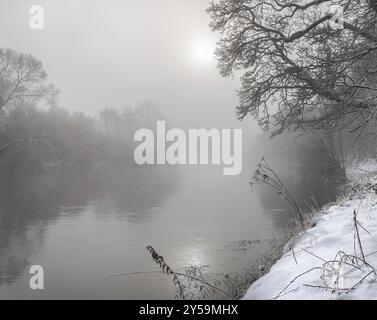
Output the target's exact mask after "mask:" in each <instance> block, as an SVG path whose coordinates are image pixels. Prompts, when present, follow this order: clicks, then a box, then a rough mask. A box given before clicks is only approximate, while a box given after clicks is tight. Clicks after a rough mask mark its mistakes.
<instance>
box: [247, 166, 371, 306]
mask: <svg viewBox="0 0 377 320" xmlns="http://www.w3.org/2000/svg"><path fill="white" fill-rule="evenodd" d="M376 170H377V165H376V164H375V163H363V164H362V165H359V166H358V167H357V168H356V167H352V169H351V170H349V171H348V176H349V177H351V181H352V186H353V191H352V192H351V193H350V194H349V195H347V196H346V197H344V198H342V199H340V200H338V202H337V204H336V205H333V206H331V207H329V208H328V209H323V211H321V212H318V213H317V214H316V215H315V216H314V221H313V222H315V224H314V225H315V226H314V227H313V228H311V229H309V230H306V231H305V232H303V233H302V234H300V235H298V236H297V237H296V238H294V239H292V240H291V241H290V244H287V245H286V246H285V250H284V253H283V256H282V257H281V258H280V259H279V260H278V261H277V262H276V263H275V265H274V266H272V268H271V270H270V271H269V272H268V273H267V274H266V275H265V276H263V277H262V278H260V279H258V280H257V281H256V282H254V283H253V284H252V286H251V287H250V288H249V290H248V291H247V293H246V295H245V296H244V298H243V299H248V300H254V299H259V300H260V299H279V300H280V299H291V300H294V299H313V300H317V299H326V300H327V299H377V275H376V271H375V270H374V267H377V195H376V191H374V186H375V184H376V182H377V178H376V177H377V175H376V172H375V171H376ZM354 211H356V221H357V223H356V225H357V228H355V221H354ZM356 229H358V232H357V231H356ZM357 234H359V238H360V241H358V235H357ZM360 243H361V246H360ZM292 248H293V250H292ZM293 253H294V255H293ZM363 255H364V258H365V260H364V258H363ZM294 256H295V257H296V259H295V258H294ZM296 261H297V262H296ZM364 261H365V262H364Z"/></svg>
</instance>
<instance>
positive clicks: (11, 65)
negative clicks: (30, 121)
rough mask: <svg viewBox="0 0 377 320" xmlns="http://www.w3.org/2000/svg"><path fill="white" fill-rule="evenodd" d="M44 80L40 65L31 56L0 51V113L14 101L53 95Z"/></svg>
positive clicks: (50, 86) (44, 73)
mask: <svg viewBox="0 0 377 320" xmlns="http://www.w3.org/2000/svg"><path fill="white" fill-rule="evenodd" d="M46 78H47V74H46V72H45V71H44V70H43V68H42V63H41V62H40V61H38V60H37V59H35V58H34V57H33V56H32V55H27V54H22V53H17V52H16V51H14V50H11V49H0V111H1V110H2V109H3V108H4V107H5V106H7V105H9V104H10V103H12V102H14V101H16V100H23V101H25V100H26V99H33V100H34V101H35V100H36V99H40V98H43V97H47V96H52V95H54V94H55V92H56V91H55V90H54V88H53V86H52V85H51V84H47V83H46Z"/></svg>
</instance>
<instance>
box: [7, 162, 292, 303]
mask: <svg viewBox="0 0 377 320" xmlns="http://www.w3.org/2000/svg"><path fill="white" fill-rule="evenodd" d="M104 176H105V177H106V178H104ZM248 180H249V175H247V174H242V175H239V176H223V175H222V170H221V169H220V168H209V167H197V168H192V169H186V168H185V169H178V170H175V171H173V170H160V169H158V170H157V169H150V170H144V171H141V170H137V169H132V173H127V175H125V176H122V175H119V172H118V173H113V174H104V175H103V176H101V175H100V174H95V175H93V174H90V175H87V174H82V173H68V172H67V173H64V174H62V173H54V174H52V173H45V174H43V175H42V176H38V177H35V178H30V177H27V176H20V177H17V179H15V178H12V182H10V183H9V184H6V186H5V187H3V188H2V191H1V194H0V199H1V202H0V262H1V264H0V299H9V298H21V299H44V298H52V299H63V298H64V299H65V298H71V299H89V298H98V299H141V298H151V299H155V298H159V299H164V298H173V296H174V288H173V287H172V285H171V282H170V281H169V280H168V279H167V278H166V277H165V276H163V275H160V274H149V275H137V276H126V277H115V278H110V279H108V278H106V276H108V275H110V274H114V273H123V272H133V271H144V270H145V271H147V270H158V268H157V266H156V265H155V264H154V263H153V261H152V260H151V258H150V255H149V253H148V252H147V251H146V250H145V246H146V245H152V246H153V247H154V248H155V249H156V250H157V251H158V252H159V253H160V254H161V255H163V256H164V258H165V260H166V262H167V263H169V264H170V265H171V267H172V268H174V269H176V270H177V271H178V270H179V271H180V270H182V269H183V268H184V267H187V266H189V265H196V266H205V267H206V268H207V270H209V272H215V273H216V272H229V273H233V272H238V271H242V270H244V268H247V267H249V266H251V265H252V263H253V262H254V261H255V260H256V258H257V257H259V256H260V254H261V253H263V250H266V249H267V248H266V247H263V246H262V245H255V246H252V247H250V248H249V249H247V250H239V248H238V247H237V241H240V240H256V239H267V238H271V237H272V234H279V233H280V232H282V231H284V227H283V226H284V224H285V218H284V217H282V216H281V215H280V213H279V211H274V210H266V209H263V208H262V205H261V204H260V202H259V200H258V199H257V197H256V195H255V193H253V192H252V191H251V189H250V186H249V185H248ZM34 264H39V265H42V266H43V268H44V272H45V289H44V290H40V291H34V290H30V289H29V279H30V274H29V273H28V270H29V267H30V266H31V265H34Z"/></svg>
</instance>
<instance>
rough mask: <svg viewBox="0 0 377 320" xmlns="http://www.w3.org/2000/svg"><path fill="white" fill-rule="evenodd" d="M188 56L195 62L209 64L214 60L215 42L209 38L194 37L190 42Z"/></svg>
mask: <svg viewBox="0 0 377 320" xmlns="http://www.w3.org/2000/svg"><path fill="white" fill-rule="evenodd" d="M190 56H191V59H192V61H193V62H194V63H196V64H202V65H204V64H210V63H213V62H214V61H215V43H214V41H212V40H211V39H206V38H196V39H194V41H193V42H192V44H191V50H190Z"/></svg>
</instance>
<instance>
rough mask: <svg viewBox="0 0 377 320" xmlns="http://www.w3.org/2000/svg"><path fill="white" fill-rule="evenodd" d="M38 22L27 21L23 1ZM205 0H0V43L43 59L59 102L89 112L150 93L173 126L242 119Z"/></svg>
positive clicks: (221, 123) (250, 124) (213, 124)
mask: <svg viewBox="0 0 377 320" xmlns="http://www.w3.org/2000/svg"><path fill="white" fill-rule="evenodd" d="M35 4H38V5H41V6H43V8H44V10H45V29H44V30H42V31H41V30H31V29H30V28H29V20H30V16H31V15H30V13H29V10H30V7H31V6H32V5H35ZM206 7H207V1H206V0H190V1H188V0H138V1H135V0H132V1H131V0H80V1H77V0H38V2H36V1H35V0H33V1H29V0H17V1H14V0H1V1H0V41H1V44H0V45H1V46H2V47H10V48H12V49H15V50H18V51H22V52H26V53H31V54H33V55H35V56H36V57H37V58H39V59H40V60H42V62H43V64H44V67H45V69H46V71H47V72H48V74H49V79H50V80H51V81H52V82H53V83H54V84H55V85H56V86H57V87H58V88H59V90H60V94H59V104H60V105H61V106H63V107H65V108H68V109H70V110H82V111H85V112H87V113H90V114H93V113H95V112H96V111H98V110H100V109H102V108H104V107H114V108H118V109H121V108H123V107H124V106H126V105H133V104H135V103H136V102H138V101H142V100H144V99H148V100H151V101H154V102H155V103H156V104H157V105H158V106H159V107H160V109H161V111H162V112H163V113H164V114H166V115H167V117H168V118H169V119H171V120H172V121H173V123H174V124H175V125H177V126H182V127H187V126H190V127H208V128H209V127H224V128H233V127H242V128H248V129H249V130H251V131H252V132H253V131H254V130H255V124H254V122H253V121H251V120H248V121H247V122H244V123H240V122H239V121H238V120H236V116H235V106H236V104H237V97H236V93H235V90H236V89H237V88H238V86H239V80H238V79H237V78H235V79H224V78H222V77H221V76H220V75H219V73H218V70H217V69H216V63H215V61H214V59H211V56H210V53H208V52H211V50H212V49H213V48H214V45H215V43H216V40H217V35H216V34H214V33H212V32H211V30H210V29H209V27H208V23H209V17H208V15H207V13H206V12H205V9H206Z"/></svg>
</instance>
